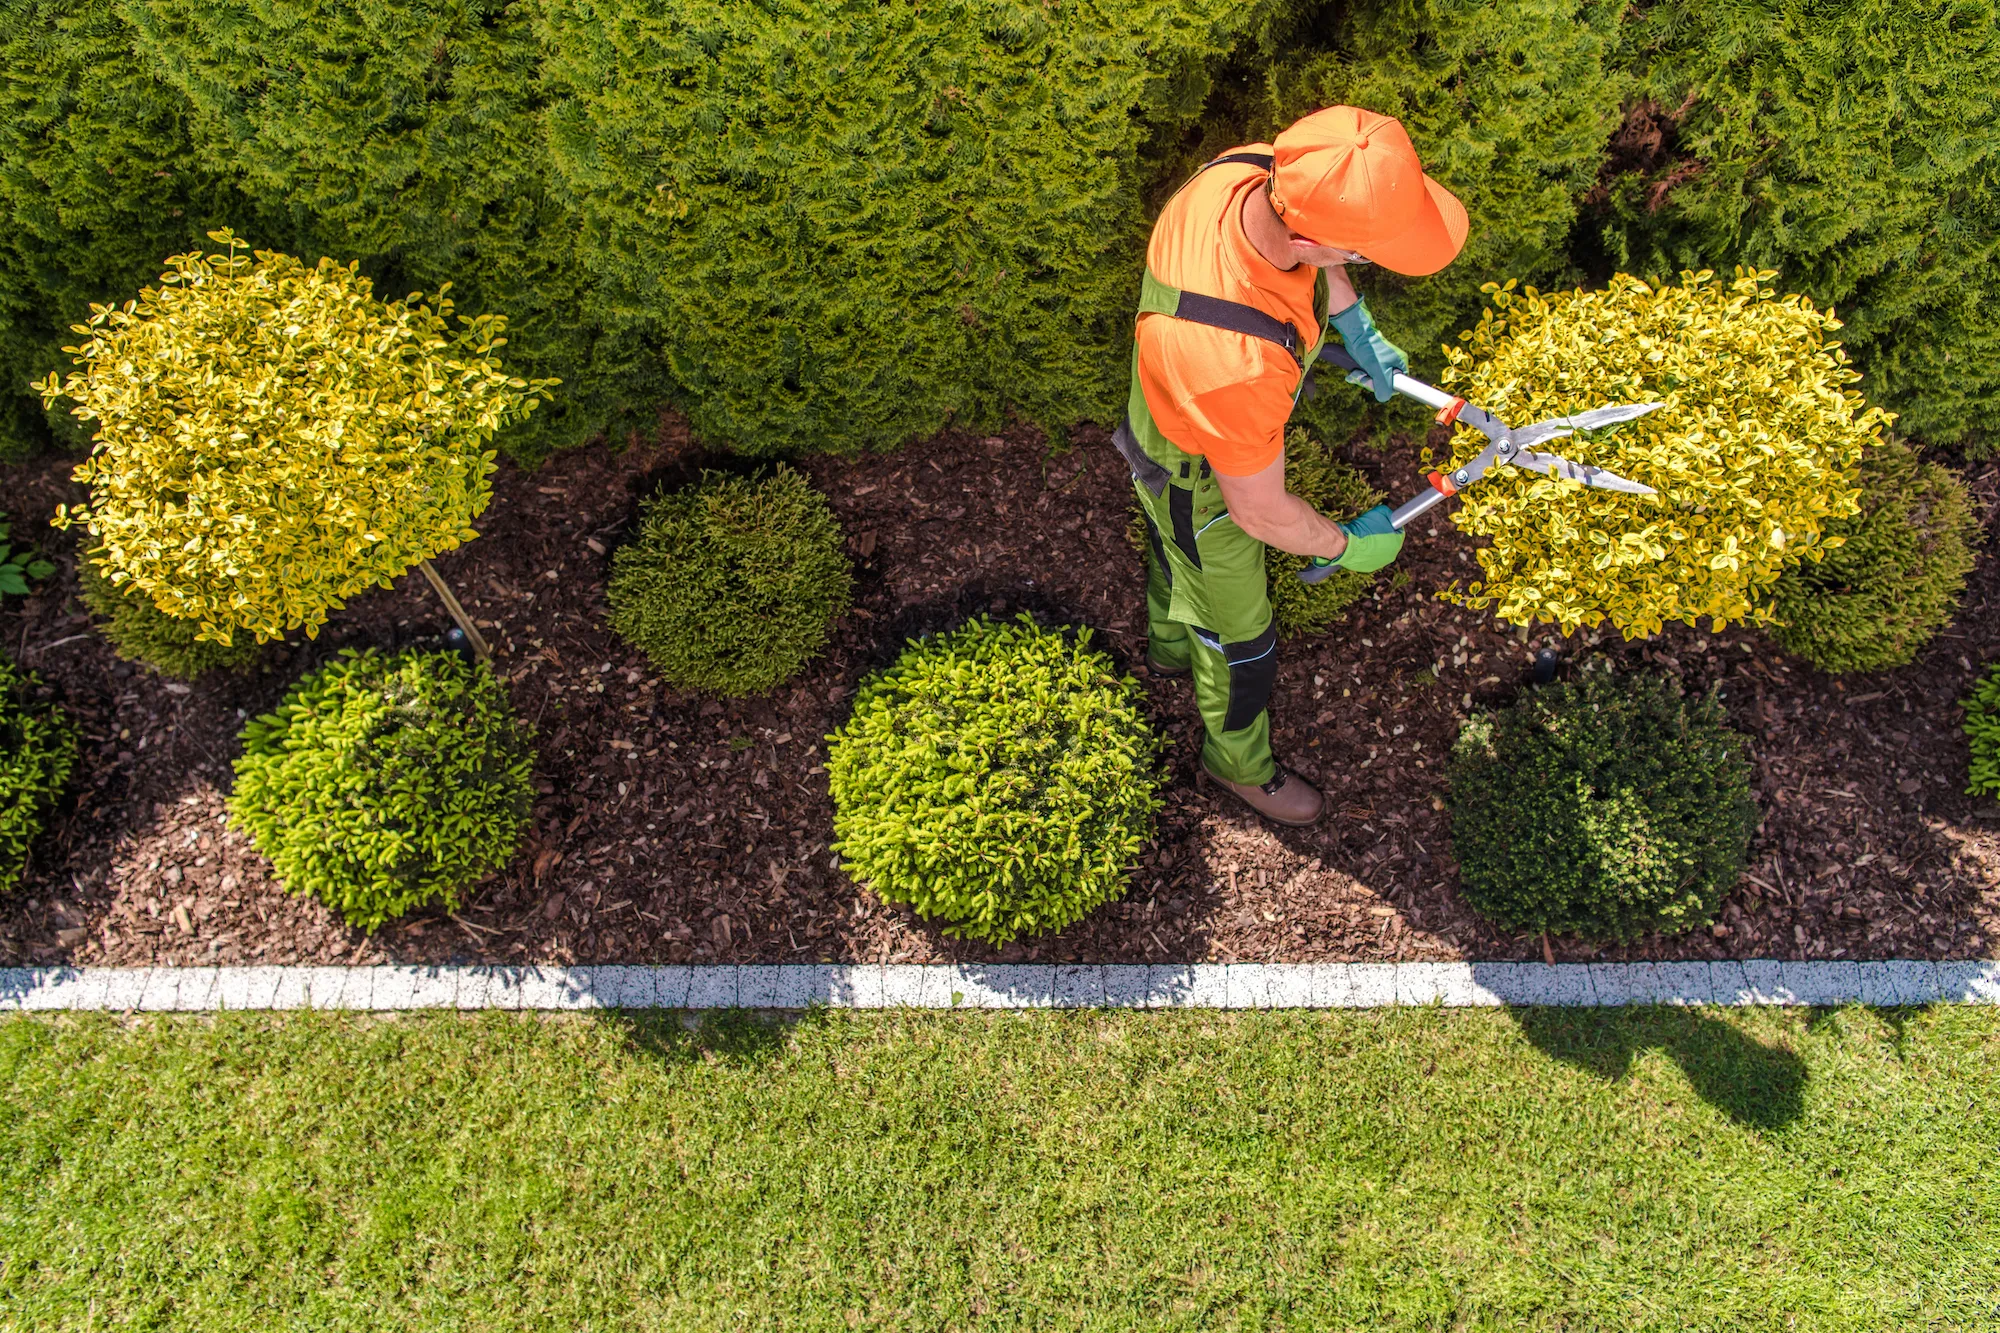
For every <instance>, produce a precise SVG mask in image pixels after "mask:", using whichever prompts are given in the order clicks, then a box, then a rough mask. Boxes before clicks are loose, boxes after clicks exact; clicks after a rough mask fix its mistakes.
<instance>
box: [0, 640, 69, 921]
mask: <svg viewBox="0 0 2000 1333" xmlns="http://www.w3.org/2000/svg"><path fill="white" fill-rule="evenodd" d="M39 683H40V682H39V681H38V680H37V679H36V677H35V675H34V673H32V672H28V671H23V670H21V669H20V668H19V667H17V666H15V665H14V664H13V663H12V662H10V661H8V660H7V659H6V658H4V657H0V890H5V889H11V888H13V887H14V885H15V884H17V883H18V882H19V881H20V878H21V872H22V871H23V870H25V869H26V868H27V864H28V849H29V848H30V847H32V846H33V845H34V842H35V839H36V838H38V837H40V836H41V833H42V828H43V826H44V825H45V824H46V823H47V821H48V817H49V812H50V811H52V810H53V809H55V804H56V800H57V798H58V797H60V796H61V795H62V790H63V788H64V787H65V786H67V785H68V784H69V778H70V773H71V772H72V771H73V770H74V769H75V768H76V750H77V738H76V726H75V724H74V723H72V722H71V721H70V720H69V715H68V714H66V713H65V712H63V710H62V707H61V706H60V705H58V704H54V703H42V702H37V701H36V700H35V699H34V698H33V697H32V696H33V691H34V688H35V686H36V685H38V684H39Z"/></svg>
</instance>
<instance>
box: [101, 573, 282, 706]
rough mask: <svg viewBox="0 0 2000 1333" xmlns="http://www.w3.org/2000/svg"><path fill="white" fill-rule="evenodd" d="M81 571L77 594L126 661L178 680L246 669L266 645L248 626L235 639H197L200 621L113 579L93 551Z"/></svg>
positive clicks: (102, 631) (127, 584)
mask: <svg viewBox="0 0 2000 1333" xmlns="http://www.w3.org/2000/svg"><path fill="white" fill-rule="evenodd" d="M76 573H77V595H78V596H79V597H80V598H82V599H83V604H84V607H85V608H86V609H87V610H89V612H90V613H91V614H92V615H93V616H95V617H97V622H98V624H97V628H98V630H99V632H100V633H102V634H103V635H104V637H105V638H107V639H109V640H110V641H111V646H112V647H113V648H114V649H116V650H117V653H118V655H119V656H120V657H122V658H125V659H126V660H127V661H131V662H141V663H144V664H145V665H146V666H149V667H152V668H153V669H154V670H155V671H158V672H159V673H161V674H162V675H166V676H172V677H174V678H175V679H177V680H193V679H194V678H195V677H196V676H199V675H201V674H202V673H203V672H206V671H243V670H247V669H248V668H249V667H250V666H252V665H253V664H255V662H256V661H257V657H258V655H259V654H260V653H262V652H263V650H264V648H263V645H262V644H260V643H258V642H257V639H256V636H255V635H253V634H251V633H250V632H249V631H248V630H239V631H238V632H237V633H236V634H235V635H233V636H232V637H233V639H234V641H233V642H231V643H216V642H213V641H212V640H208V639H198V638H196V637H195V636H196V635H197V634H199V633H201V622H200V621H197V620H183V619H181V618H180V617H179V616H170V615H168V614H167V613H166V612H164V611H162V610H160V608H158V607H157V606H154V605H153V602H152V599H151V598H149V597H147V596H146V595H145V594H144V593H142V592H140V591H139V590H138V589H137V588H136V587H134V586H133V585H132V584H130V583H126V584H123V585H119V584H114V583H113V582H112V581H111V579H110V577H109V576H108V575H106V574H105V572H104V571H103V570H102V569H101V568H99V567H98V564H97V562H96V561H95V560H92V559H91V558H90V557H89V556H85V557H84V558H83V559H82V560H80V561H78V562H77V571H76Z"/></svg>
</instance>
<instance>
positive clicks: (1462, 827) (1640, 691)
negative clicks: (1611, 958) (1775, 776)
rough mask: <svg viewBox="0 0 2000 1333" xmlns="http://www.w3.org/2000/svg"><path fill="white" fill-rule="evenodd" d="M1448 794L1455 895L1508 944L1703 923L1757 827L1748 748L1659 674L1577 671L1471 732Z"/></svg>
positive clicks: (1458, 752) (1457, 755) (1714, 708)
mask: <svg viewBox="0 0 2000 1333" xmlns="http://www.w3.org/2000/svg"><path fill="white" fill-rule="evenodd" d="M1449 780H1450V784H1451V788H1450V801H1449V807H1450V810H1451V841H1452V850H1453V853H1454V854H1455V855H1456V856H1457V858H1458V863H1459V882H1460V886H1461V888H1462V889H1463V890H1464V893H1465V896H1466V899H1467V901H1469V902H1470V903H1471V904H1472V905H1473V906H1474V907H1475V908H1477V909H1478V910H1479V911H1480V912H1482V913H1484V914H1485V915H1486V916H1488V917H1491V918H1492V919H1493V920H1494V921H1496V922H1498V923H1499V924H1500V925H1502V926H1504V927H1506V928H1508V929H1511V930H1524V929H1525V930H1538V931H1552V932H1575V933H1577V934H1579V935H1586V936H1590V937H1593V938H1608V939H1614V940H1628V939H1631V938H1632V937H1633V936H1635V935H1638V934H1640V933H1642V932H1644V931H1649V930H1657V931H1664V932H1668V933H1672V932H1676V931H1684V930H1690V929H1692V928H1694V927H1695V926H1699V925H1705V924H1707V923H1709V922H1711V921H1713V920H1714V919H1715V913H1716V911H1717V910H1718V909H1719V908H1720V907H1721V905H1722V900H1723V898H1724V897H1725V896H1726V895H1727V894H1728V893H1729V891H1730V889H1731V888H1732V887H1734V885H1735V883H1736V879H1737V876H1738V875H1739V874H1740V873H1741V872H1742V870H1743V863H1744V856H1745V854H1746V853H1747V852H1748V850H1749V845H1750V835H1751V834H1752V833H1753V832H1754V831H1755V830H1756V827H1757V807H1756V804H1755V803H1754V802H1753V801H1752V799H1751V796H1750V765H1749V763H1748V761H1747V760H1746V759H1745V758H1744V755H1743V738H1742V737H1741V736H1739V735H1738V734H1737V733H1736V732H1734V731H1732V730H1731V729H1730V727H1729V725H1728V723H1727V722H1726V720H1725V719H1724V716H1723V711H1722V705H1721V704H1720V702H1719V701H1718V700H1717V699H1716V697H1715V696H1714V695H1713V694H1711V695H1709V696H1707V697H1706V698H1703V699H1700V700H1698V701H1695V702H1692V703H1691V702H1689V701H1688V700H1687V699H1685V698H1683V697H1682V696H1681V693H1680V690H1679V687H1678V685H1677V683H1675V682H1674V681H1672V680H1669V679H1667V678H1665V677H1661V676H1652V675H1633V676H1614V675H1612V674H1610V673H1609V672H1607V671H1603V670H1590V671H1585V672H1584V673H1583V675H1582V676H1581V677H1580V678H1579V679H1578V680H1577V681H1576V682H1575V683H1573V684H1559V685H1551V686H1546V687H1543V688H1541V689H1537V690H1534V691H1531V692H1530V693H1528V694H1526V695H1525V696H1523V697H1522V698H1521V699H1520V700H1519V701H1518V702H1517V703H1515V704H1514V705H1513V706H1512V707H1511V708H1507V709H1504V710H1502V711H1500V712H1498V713H1493V714H1489V715H1487V716H1484V717H1478V718H1474V719H1473V720H1472V721H1470V722H1468V723H1467V724H1466V725H1465V729H1464V731H1463V732H1462V733H1461V734H1460V736H1459V740H1458V745H1457V747H1456V748H1455V749H1454V751H1453V753H1452V757H1451V762H1450V765H1449Z"/></svg>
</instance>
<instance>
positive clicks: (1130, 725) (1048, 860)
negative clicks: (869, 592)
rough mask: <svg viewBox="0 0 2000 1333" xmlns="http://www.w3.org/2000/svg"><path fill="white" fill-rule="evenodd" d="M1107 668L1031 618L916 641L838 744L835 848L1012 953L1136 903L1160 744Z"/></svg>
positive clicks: (1154, 805) (898, 896) (894, 891)
mask: <svg viewBox="0 0 2000 1333" xmlns="http://www.w3.org/2000/svg"><path fill="white" fill-rule="evenodd" d="M1139 699H1140V691H1139V687H1138V684H1137V682H1135V681H1134V680H1132V679H1131V678H1130V677H1129V676H1127V677H1120V676H1119V675H1118V674H1117V672H1116V671H1115V670H1114V669H1113V667H1112V665H1111V661H1110V659H1109V658H1107V657H1105V656H1104V655H1103V654H1102V653H1099V652H1096V651H1094V650H1092V649H1091V648H1090V635H1089V631H1087V630H1085V631H1080V632H1078V633H1077V634H1076V635H1075V636H1074V637H1071V636H1070V635H1069V634H1065V633H1063V632H1061V631H1058V630H1050V629H1043V628H1042V627H1040V626H1039V625H1037V624H1036V623H1035V622H1034V620H1033V619H1032V618H1030V617H1028V616H1025V615H1024V616H1022V617H1020V618H1019V619H1017V620H1014V621H1009V622H995V621H992V620H989V619H987V618H986V617H984V616H982V617H980V618H978V619H976V620H972V621H970V622H968V623H967V624H965V625H964V626H962V627H961V628H959V629H958V630H955V631H953V632H951V633H949V634H941V635H938V636H936V637H933V638H928V639H922V640H917V641H914V642H912V643H911V645H910V647H909V649H908V650H907V651H906V652H904V654H903V655H902V657H901V658H900V659H899V660H898V661H897V662H896V664H895V665H894V666H892V667H890V668H888V669H887V670H885V671H882V672H878V673H877V674H875V675H873V676H870V677H869V678H868V679H867V680H865V681H863V682H862V685H861V689H860V692H859V693H858V694H857V695H856V697H855V701H854V714H853V716H852V717H851V718H849V719H848V721H847V724H846V725H845V726H843V727H842V728H841V729H840V730H839V731H837V732H835V733H834V734H833V735H832V736H829V737H828V738H827V739H828V740H829V741H831V742H832V747H831V751H830V753H829V756H828V758H827V773H828V779H827V781H828V785H829V787H830V788H831V789H832V793H833V804H834V816H833V828H834V833H835V835H836V838H837V841H835V843H834V844H833V846H834V850H835V851H837V852H839V853H840V857H841V860H842V862H843V863H844V865H845V866H846V869H847V872H848V873H849V874H850V875H852V876H853V877H854V878H855V879H856V880H859V881H860V882H862V883H864V884H866V885H868V886H869V887H871V888H872V889H874V891H875V892H876V893H878V894H879V895H881V896H882V897H883V898H884V899H886V900H887V901H889V902H896V903H909V904H910V905H911V906H913V907H914V908H915V909H916V911H917V913H918V915H920V916H924V917H932V918H937V919H941V920H943V921H944V922H946V923H947V924H946V926H945V933H946V934H947V935H956V936H960V937H962V938H967V939H977V940H985V941H987V942H988V943H991V944H1005V943H1006V942H1007V941H1009V940H1011V939H1014V938H1015V937H1016V936H1019V935H1022V934H1027V933H1039V932H1046V931H1055V930H1061V929H1062V928H1063V927H1065V926H1067V925H1070V924H1071V923H1072V922H1075V921H1077V920H1079V919H1081V918H1082V917H1083V916H1084V915H1085V914H1086V913H1088V912H1090V911H1092V910H1093V909H1095V908H1097V907H1098V906H1100V905H1101V904H1103V903H1106V902H1109V901H1110V900H1111V899H1113V898H1116V897H1117V896H1118V895H1119V894H1120V893H1121V892H1123V890H1124V887H1125V881H1126V873H1127V869H1128V867H1129V866H1130V865H1131V863H1132V861H1133V859H1134V858H1135V857H1137V855H1138V854H1139V851H1140V849H1141V848H1142V847H1144V846H1145V844H1146V842H1147V841H1148V840H1149V839H1150V838H1151V837H1152V829H1153V816H1154V814H1155V812H1156V811H1157V810H1158V809H1159V805H1160V802H1159V798H1158V795H1157V790H1158V786H1159V776H1158V772H1157V769H1156V761H1157V758H1158V753H1159V749H1160V742H1159V740H1158V738H1157V737H1156V736H1155V735H1154V734H1153V730H1152V728H1151V727H1150V726H1149V725H1148V724H1147V722H1146V719H1145V717H1144V716H1143V715H1142V714H1141V713H1140V711H1139Z"/></svg>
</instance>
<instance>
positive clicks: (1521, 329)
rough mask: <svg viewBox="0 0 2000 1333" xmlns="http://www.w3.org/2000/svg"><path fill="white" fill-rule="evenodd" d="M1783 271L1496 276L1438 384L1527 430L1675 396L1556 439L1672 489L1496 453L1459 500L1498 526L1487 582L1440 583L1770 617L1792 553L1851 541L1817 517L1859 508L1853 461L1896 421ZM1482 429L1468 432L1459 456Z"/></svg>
mask: <svg viewBox="0 0 2000 1333" xmlns="http://www.w3.org/2000/svg"><path fill="white" fill-rule="evenodd" d="M1776 276H1777V275H1776V274H1775V273H1773V272H1769V271H1762V272H1749V271H1745V270H1740V269H1739V270H1738V271H1737V275H1736V278H1735V280H1734V281H1733V282H1726V283H1725V282H1717V281H1716V280H1715V278H1714V275H1713V274H1711V273H1709V272H1707V271H1703V272H1700V273H1682V274H1681V284H1680V285H1679V286H1661V287H1652V286H1649V285H1648V284H1646V283H1644V282H1641V281H1639V280H1638V279H1637V278H1631V277H1627V276H1625V275H1623V274H1620V275H1619V276H1618V277H1616V278H1614V279H1613V280H1612V282H1611V285H1610V286H1609V287H1608V288H1606V289H1605V290H1603V291H1569V292H1548V293H1544V292H1537V291H1536V290H1535V289H1534V288H1532V287H1530V288H1525V289H1522V290H1518V291H1517V290H1515V288H1514V284H1513V283H1511V282H1510V283H1508V284H1507V285H1506V286H1505V287H1495V286H1493V285H1491V284H1489V285H1488V286H1487V288H1486V291H1487V293H1488V296H1489V298H1490V300H1491V302H1492V305H1491V307H1490V308H1489V309H1488V310H1487V311H1486V312H1485V313H1484V314H1483V315H1481V317H1480V321H1479V327H1478V328H1476V329H1473V330H1471V331H1470V332H1468V333H1465V334H1463V335H1461V340H1462V341H1463V342H1465V343H1466V346H1465V347H1462V348H1446V349H1445V352H1446V355H1447V356H1448V357H1449V358H1450V361H1451V365H1450V366H1449V367H1448V368H1447V369H1446V371H1445V372H1444V375H1443V381H1444V383H1446V384H1448V385H1450V386H1451V388H1452V392H1454V393H1458V394H1463V395H1464V396H1465V397H1466V398H1467V399H1469V400H1470V401H1472V402H1474V403H1477V404H1479V405H1480V406H1481V407H1484V408H1486V409H1488V410H1489V411H1492V412H1494V413H1495V414H1496V415H1498V416H1500V417H1501V418H1503V419H1504V420H1506V421H1509V422H1512V423H1513V424H1515V425H1517V426H1520V425H1526V424H1528V423H1530V422H1534V421H1540V420H1543V419H1545V418H1548V417H1554V416H1559V415H1561V414H1563V413H1566V412H1575V411H1580V410H1582V409H1585V408H1590V407H1596V406H1599V405H1600V404H1606V403H1642V402H1654V401H1657V402H1661V403H1664V404H1666V406H1664V407H1662V408H1661V409H1660V410H1658V411H1656V412H1653V413H1651V414H1650V415H1648V416H1644V417H1641V418H1639V419H1638V420H1637V421H1632V422H1627V423H1625V424H1624V425H1621V426H1616V427H1613V428H1611V429H1609V430H1605V431H1599V432H1596V433H1594V434H1593V435H1591V436H1589V437H1586V436H1583V435H1573V436H1570V437H1568V438H1566V439H1561V440H1557V441H1555V442H1553V443H1552V444H1550V445H1548V446H1547V448H1548V449H1550V450H1551V451H1553V452H1556V453H1559V454H1562V455H1563V456H1565V457H1567V458H1571V459H1574V460H1576V461H1577V462H1580V463H1590V464H1596V465H1598V466H1600V467H1604V468H1608V469H1610V470H1611V471H1613V472H1616V473H1619V474H1620V475H1622V476H1626V477H1629V478H1631V479H1632V480H1634V481H1638V482H1644V483H1645V484H1646V485H1648V486H1652V487H1654V488H1655V489H1656V490H1658V491H1659V494H1658V495H1656V496H1632V495H1624V494H1620V493H1618V492H1614V491H1605V490H1595V489H1589V488H1586V487H1583V486H1580V485H1578V484H1576V483H1574V482H1569V481H1564V480H1560V479H1557V478H1553V477H1548V476H1545V475H1541V474H1537V473H1531V472H1526V471H1523V470H1521V469H1518V468H1512V467H1496V468H1495V469H1494V470H1493V471H1492V472H1490V473H1488V474H1487V479H1486V480H1485V481H1483V482H1481V483H1480V484H1479V485H1477V486H1475V487H1473V488H1472V489H1471V490H1469V491H1467V492H1466V493H1465V494H1464V496H1463V497H1462V498H1461V500H1460V502H1459V503H1458V505H1457V507H1456V509H1455V512H1454V513H1453V514H1452V521H1453V522H1454V523H1456V524H1457V525H1458V526H1459V528H1460V529H1461V530H1462V531H1464V532H1467V533H1471V534H1473V535H1475V536H1479V537H1484V538H1485V539H1486V542H1487V544H1486V546H1485V547H1484V549H1482V550H1481V551H1480V552H1479V565H1480V568H1481V569H1482V570H1483V571H1484V573H1485V578H1484V579H1483V580H1480V581H1478V582H1474V583H1472V584H1471V585H1470V586H1469V587H1468V588H1466V589H1464V590H1462V591H1461V590H1458V589H1456V588H1453V589H1449V590H1447V591H1446V592H1445V594H1444V596H1445V597H1446V598H1447V599H1449V600H1452V601H1456V602H1459V603H1460V604H1462V605H1465V606H1472V607H1489V606H1490V607H1492V608H1494V614H1496V615H1497V616H1499V617H1500V619H1502V620H1505V621H1508V622H1509V623H1512V624H1516V625H1527V624H1533V623H1536V622H1543V623H1553V624H1556V625H1559V626H1561V627H1562V628H1563V629H1564V630H1565V631H1568V630H1571V629H1574V628H1576V627H1577V626H1579V625H1596V624H1598V623H1600V622H1602V621H1605V620H1608V621H1610V622H1611V624H1612V625H1614V626H1616V627H1617V628H1618V629H1619V630H1621V631H1623V633H1624V634H1625V636H1626V637H1627V638H1637V637H1639V636H1641V635H1646V634H1653V633H1656V632H1658V631H1659V629H1660V627H1661V626H1662V625H1663V624H1664V623H1665V622H1667V621H1669V620H1679V621H1683V622H1685V623H1687V624H1690V625H1691V624H1694V623H1695V621H1696V619H1697V617H1701V616H1707V617H1710V618H1711V619H1712V621H1713V623H1714V625H1715V626H1716V627H1720V626H1722V625H1724V624H1728V623H1730V622H1732V621H1743V620H1758V621H1762V620H1765V619H1767V618H1768V616H1769V603H1770V596H1769V594H1770V589H1771V585H1772V584H1773V583H1774V582H1776V580H1777V577H1778V575H1779V574H1780V573H1781V572H1782V571H1783V570H1784V569H1785V567H1786V566H1788V565H1792V564H1796V563H1797V562H1798V561H1800V560H1818V559H1819V558H1820V557H1821V556H1822V555H1823V554H1824V553H1825V551H1826V550H1827V549H1829V548H1831V547H1832V546H1835V545H1838V544H1839V539H1838V538H1825V537H1823V536H1822V535H1821V533H1822V529H1823V527H1824V526H1825V524H1826V522H1827V520H1828V519H1832V518H1845V517H1847V516H1849V515H1851V514H1853V513H1854V512H1855V511H1856V508H1857V505H1856V498H1857V496H1858V494H1859V492H1858V491H1857V489H1856V487H1855V483H1854V480H1853V477H1854V472H1855V467H1856V464H1857V463H1858V462H1859V460H1860V457H1861V451H1862V450H1863V449H1864V448H1865V447H1867V446H1869V445H1873V444H1879V443H1880V442H1881V438H1882V427H1883V426H1884V425H1885V424H1886V423H1887V422H1888V421H1889V420H1891V417H1890V415H1889V414H1888V413H1885V412H1883V411H1881V410H1880V409H1879V408H1873V407H1869V406H1867V405H1866V404H1865V403H1864V402H1863V401H1862V397H1861V395H1860V394H1859V393H1857V392H1855V391H1854V390H1852V389H1849V388H1847V387H1846V386H1847V385H1848V384H1851V383H1852V382H1854V381H1855V380H1857V379H1859V378H1860V376H1859V375H1858V374H1856V373H1855V372H1854V371H1853V370H1851V369H1849V368H1848V365H1847V356H1846V353H1844V352H1842V351H1841V350H1840V345H1839V344H1838V343H1837V342H1833V341H1830V340H1829V336H1828V335H1830V334H1831V333H1832V332H1833V331H1834V330H1835V329H1838V328H1839V327H1840V322H1839V321H1838V320H1836V319H1835V318H1834V317H1833V315H1832V313H1831V312H1829V311H1822V310H1818V309H1815V308H1814V307H1813V305H1812V303H1811V302H1809V301H1807V300H1806V299H1805V298H1804V297H1801V296H1788V297H1784V298H1782V299H1780V298H1779V297H1778V296H1777V295H1776V290H1775V289H1774V288H1773V287H1771V286H1770V285H1769V284H1770V280H1771V279H1772V278H1774V277H1776ZM1485 443H1486V440H1485V437H1484V436H1482V435H1480V434H1478V433H1477V432H1476V431H1473V430H1471V429H1470V428H1466V429H1461V430H1460V431H1459V432H1458V433H1457V435H1456V436H1455V437H1454V438H1453V440H1452V463H1453V465H1454V466H1456V465H1457V464H1460V463H1463V462H1465V461H1467V460H1468V459H1470V458H1471V457H1472V456H1473V455H1474V454H1475V453H1477V452H1478V451H1479V450H1480V449H1481V448H1483V447H1484V446H1485Z"/></svg>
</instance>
